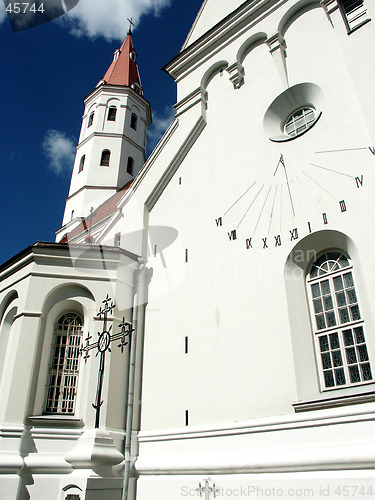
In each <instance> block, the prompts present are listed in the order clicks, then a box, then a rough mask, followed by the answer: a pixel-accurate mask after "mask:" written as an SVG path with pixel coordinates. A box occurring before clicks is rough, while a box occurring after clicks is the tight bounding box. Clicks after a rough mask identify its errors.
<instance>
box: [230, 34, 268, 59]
mask: <svg viewBox="0 0 375 500" xmlns="http://www.w3.org/2000/svg"><path fill="white" fill-rule="evenodd" d="M266 40H267V35H266V33H263V32H260V33H255V35H252V36H251V37H250V38H248V39H247V40H246V41H245V42H244V43H243V44H242V45H241V47H240V48H239V50H238V52H237V61H238V62H239V63H240V64H242V63H243V61H244V60H245V58H246V56H248V55H249V54H250V52H251V51H252V50H253V49H255V48H256V47H258V46H259V45H262V44H263V43H265V41H266Z"/></svg>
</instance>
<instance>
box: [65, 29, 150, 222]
mask: <svg viewBox="0 0 375 500" xmlns="http://www.w3.org/2000/svg"><path fill="white" fill-rule="evenodd" d="M84 105H85V111H84V114H83V119H82V128H81V133H80V137H79V142H78V146H77V153H76V158H75V162H74V168H73V172H72V179H71V184H70V189H69V195H68V198H67V200H66V205H65V212H64V217H63V228H64V230H66V229H68V230H70V229H73V227H75V226H76V225H77V223H78V222H79V221H80V220H81V218H82V217H84V216H86V215H87V214H88V213H89V212H90V209H91V207H93V208H94V209H95V208H97V207H98V206H99V205H101V204H102V203H103V202H104V201H105V200H107V199H108V198H109V197H110V196H112V195H113V194H115V193H116V192H117V191H118V190H119V189H121V188H122V187H123V186H124V185H125V184H127V183H129V182H130V181H131V180H132V179H133V178H134V177H135V176H136V175H137V173H138V172H139V171H140V169H141V168H142V166H143V164H144V161H145V155H146V143H147V129H148V126H149V125H150V123H151V111H150V105H149V103H148V102H147V101H146V99H145V98H144V97H143V89H142V84H141V79H140V76H139V71H138V64H137V55H136V51H135V49H134V46H133V41H132V37H131V31H130V30H129V32H128V35H127V37H126V38H125V40H124V42H123V44H122V45H121V47H120V48H119V49H117V50H116V51H115V53H114V57H113V61H112V63H111V64H110V66H109V68H108V70H107V71H106V73H105V75H104V76H103V78H102V79H101V80H100V81H99V83H98V84H97V86H96V87H95V89H94V90H93V91H92V92H90V94H89V95H88V96H87V97H86V98H85V99H84Z"/></svg>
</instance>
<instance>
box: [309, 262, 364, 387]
mask: <svg viewBox="0 0 375 500" xmlns="http://www.w3.org/2000/svg"><path fill="white" fill-rule="evenodd" d="M308 287H309V293H310V300H311V308H310V309H311V316H312V320H313V330H314V336H315V340H316V346H317V356H318V365H319V366H320V369H321V375H322V382H323V386H324V387H325V388H332V387H339V386H347V385H352V384H357V383H364V382H368V381H370V380H372V372H371V367H370V361H369V356H368V351H367V347H366V341H365V332H364V322H363V318H362V313H361V310H360V307H359V303H358V297H357V292H356V288H355V283H354V274H353V267H352V265H351V263H350V262H349V259H348V258H347V257H346V256H345V255H344V254H342V253H340V252H326V253H324V254H323V255H321V256H320V257H319V258H318V259H317V260H316V261H315V262H314V264H313V265H312V267H311V271H310V274H309V276H308Z"/></svg>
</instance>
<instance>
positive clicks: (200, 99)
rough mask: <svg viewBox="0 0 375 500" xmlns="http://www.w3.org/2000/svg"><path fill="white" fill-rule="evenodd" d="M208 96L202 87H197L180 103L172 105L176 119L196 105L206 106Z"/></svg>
mask: <svg viewBox="0 0 375 500" xmlns="http://www.w3.org/2000/svg"><path fill="white" fill-rule="evenodd" d="M207 99H208V94H207V91H206V90H205V89H204V88H203V87H198V88H196V89H195V90H193V92H191V93H190V94H189V95H187V96H186V97H184V99H182V100H181V101H179V102H178V103H177V104H175V105H174V108H175V110H176V118H177V117H179V116H180V115H182V114H183V113H185V112H186V111H188V110H189V109H191V108H192V107H193V106H195V105H196V104H203V105H204V106H206V105H207Z"/></svg>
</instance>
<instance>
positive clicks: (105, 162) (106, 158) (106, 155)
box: [100, 149, 111, 167]
mask: <svg viewBox="0 0 375 500" xmlns="http://www.w3.org/2000/svg"><path fill="white" fill-rule="evenodd" d="M110 160H111V152H110V150H109V149H103V151H102V155H101V157H100V166H101V167H109V162H110Z"/></svg>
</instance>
